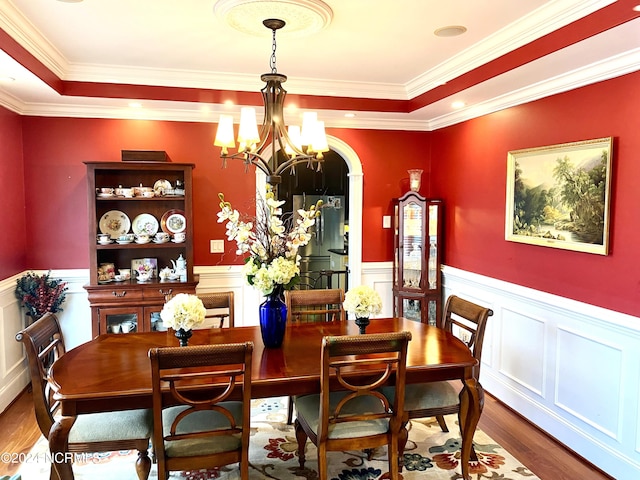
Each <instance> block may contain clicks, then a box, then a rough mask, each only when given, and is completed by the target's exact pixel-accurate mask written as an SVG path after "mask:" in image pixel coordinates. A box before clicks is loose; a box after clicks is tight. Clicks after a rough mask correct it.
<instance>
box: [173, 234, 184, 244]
mask: <svg viewBox="0 0 640 480" xmlns="http://www.w3.org/2000/svg"><path fill="white" fill-rule="evenodd" d="M186 238H187V234H186V233H184V232H178V233H174V234H173V241H174V242H176V243H182V242H184V241H185V239H186Z"/></svg>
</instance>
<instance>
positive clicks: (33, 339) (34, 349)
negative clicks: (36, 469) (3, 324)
mask: <svg viewBox="0 0 640 480" xmlns="http://www.w3.org/2000/svg"><path fill="white" fill-rule="evenodd" d="M16 340H18V341H19V342H22V344H23V345H24V348H25V352H26V355H27V359H28V361H29V373H30V375H31V388H32V390H33V402H34V409H35V415H36V420H37V423H38V427H39V428H40V432H42V435H44V437H45V438H49V432H50V430H51V427H52V425H53V424H54V423H55V417H54V415H55V414H56V411H57V409H58V406H59V404H58V402H56V401H55V399H54V398H53V395H54V393H55V392H54V389H53V388H52V385H51V384H50V383H49V382H48V373H49V368H50V367H51V365H52V364H53V362H55V361H56V360H57V359H59V358H60V357H62V356H63V355H64V354H65V352H66V349H65V345H64V337H63V335H62V331H61V329H60V323H59V322H58V318H57V317H56V316H55V315H54V314H53V313H50V312H49V313H46V314H45V315H44V316H42V317H41V318H40V319H39V320H36V321H35V322H34V323H32V324H31V325H29V326H28V327H27V328H26V329H24V330H22V331H21V332H19V333H18V334H17V335H16ZM152 428H153V415H152V411H151V409H140V410H126V411H119V412H105V413H91V414H86V415H78V416H77V417H76V418H75V421H74V423H73V426H72V427H71V430H70V431H69V436H68V438H67V439H65V440H64V441H62V442H61V443H62V444H66V451H67V452H73V453H93V452H112V451H120V450H133V449H135V450H137V451H138V458H137V460H136V473H137V475H138V478H139V479H140V480H145V479H147V478H149V472H150V471H151V459H150V458H149V454H148V450H149V440H150V438H151V433H152ZM50 440H51V439H50ZM59 443H60V442H57V444H59ZM65 457H66V456H65ZM50 478H51V479H52V480H53V479H58V478H59V476H58V473H57V471H56V470H55V467H54V464H52V465H51V474H50Z"/></svg>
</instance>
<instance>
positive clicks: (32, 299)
mask: <svg viewBox="0 0 640 480" xmlns="http://www.w3.org/2000/svg"><path fill="white" fill-rule="evenodd" d="M50 274H51V272H47V273H46V274H44V275H37V274H35V273H33V272H29V273H27V274H26V275H23V276H22V277H20V278H19V279H18V280H17V281H16V290H15V295H16V298H17V299H18V300H20V305H22V306H23V307H25V308H26V309H27V316H28V317H31V319H32V320H31V322H29V323H32V322H35V321H36V320H38V319H39V318H40V317H42V316H43V315H44V314H45V313H47V312H51V313H56V312H59V311H62V303H63V302H64V301H65V298H66V296H67V290H68V287H67V283H66V282H63V281H62V280H60V279H57V278H51V277H50Z"/></svg>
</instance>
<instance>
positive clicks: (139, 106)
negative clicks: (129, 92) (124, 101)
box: [129, 102, 142, 108]
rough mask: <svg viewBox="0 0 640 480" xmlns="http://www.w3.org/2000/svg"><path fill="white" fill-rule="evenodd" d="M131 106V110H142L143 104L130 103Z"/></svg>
mask: <svg viewBox="0 0 640 480" xmlns="http://www.w3.org/2000/svg"><path fill="white" fill-rule="evenodd" d="M129 106H130V107H131V108H142V104H141V103H140V102H129Z"/></svg>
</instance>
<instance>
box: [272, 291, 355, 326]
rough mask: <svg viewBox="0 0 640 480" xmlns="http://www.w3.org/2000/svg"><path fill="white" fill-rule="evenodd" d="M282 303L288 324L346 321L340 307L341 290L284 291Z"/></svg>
mask: <svg viewBox="0 0 640 480" xmlns="http://www.w3.org/2000/svg"><path fill="white" fill-rule="evenodd" d="M284 301H285V304H286V305H287V321H289V322H295V323H302V322H331V321H335V320H338V321H343V320H345V319H346V316H345V311H344V307H343V306H342V303H343V302H344V290H343V289H341V288H331V289H318V290H285V292H284Z"/></svg>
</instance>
